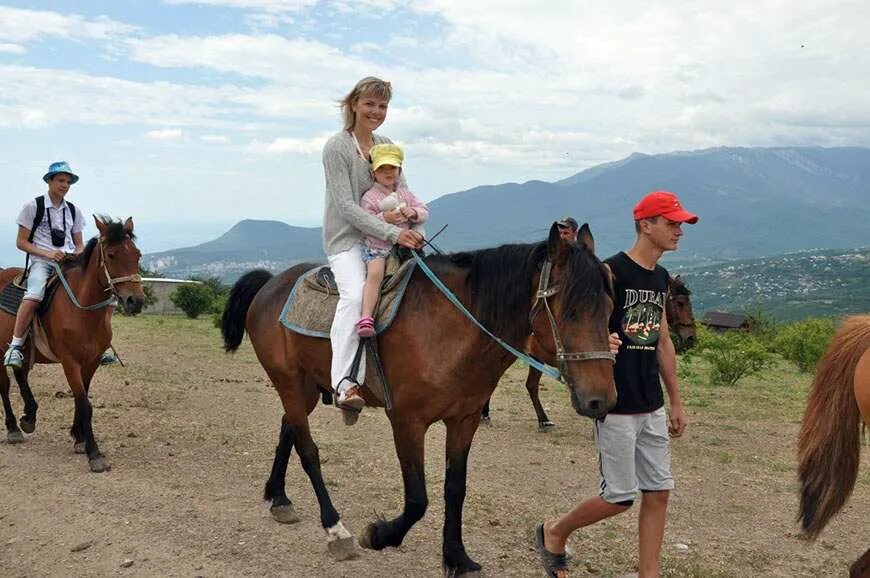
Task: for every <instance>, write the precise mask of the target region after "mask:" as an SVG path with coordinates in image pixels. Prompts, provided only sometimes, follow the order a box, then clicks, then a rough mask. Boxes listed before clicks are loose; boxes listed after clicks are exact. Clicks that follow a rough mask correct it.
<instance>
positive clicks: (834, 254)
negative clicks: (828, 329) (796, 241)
mask: <svg viewBox="0 0 870 578" xmlns="http://www.w3.org/2000/svg"><path fill="white" fill-rule="evenodd" d="M670 272H671V274H672V275H675V274H678V273H679V274H681V275H682V277H683V280H684V281H685V283H686V286H687V287H688V288H689V289H690V290H691V291H692V306H693V308H694V310H695V317H696V318H700V317H701V314H702V313H703V312H704V311H708V310H716V311H730V312H735V313H736V312H741V311H745V310H746V309H747V308H751V307H753V306H761V307H762V308H763V309H764V310H765V311H767V312H768V313H770V314H772V315H773V316H774V317H776V318H778V319H780V320H782V321H791V320H795V319H802V318H804V317H807V316H829V315H845V314H852V313H867V312H870V248H863V249H855V250H852V251H807V252H802V253H792V254H788V255H780V256H777V257H765V258H761V259H750V260H745V261H734V262H729V263H721V264H719V265H713V266H707V267H685V268H676V267H672V268H671V269H670Z"/></svg>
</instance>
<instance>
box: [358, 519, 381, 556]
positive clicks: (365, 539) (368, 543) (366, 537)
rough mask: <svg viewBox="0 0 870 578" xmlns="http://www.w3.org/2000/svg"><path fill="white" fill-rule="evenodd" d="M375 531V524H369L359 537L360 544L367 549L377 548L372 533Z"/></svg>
mask: <svg viewBox="0 0 870 578" xmlns="http://www.w3.org/2000/svg"><path fill="white" fill-rule="evenodd" d="M374 532H375V525H374V524H369V525H368V526H366V529H365V530H363V533H362V536H360V537H359V545H360V546H361V547H362V548H365V549H366V550H377V548H375V547H374V545H373V544H372V534H374Z"/></svg>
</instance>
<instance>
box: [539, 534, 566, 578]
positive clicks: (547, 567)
mask: <svg viewBox="0 0 870 578" xmlns="http://www.w3.org/2000/svg"><path fill="white" fill-rule="evenodd" d="M535 541H536V542H537V544H538V556H539V557H540V558H541V566H543V567H544V572H546V573H547V576H548V577H549V578H559V574H557V572H561V573H562V575H567V572H568V560H567V558H566V557H565V553H564V552H562V553H561V554H554V553H553V552H550V551H549V550H547V548H546V546H544V525H543V524H538V527H537V528H535Z"/></svg>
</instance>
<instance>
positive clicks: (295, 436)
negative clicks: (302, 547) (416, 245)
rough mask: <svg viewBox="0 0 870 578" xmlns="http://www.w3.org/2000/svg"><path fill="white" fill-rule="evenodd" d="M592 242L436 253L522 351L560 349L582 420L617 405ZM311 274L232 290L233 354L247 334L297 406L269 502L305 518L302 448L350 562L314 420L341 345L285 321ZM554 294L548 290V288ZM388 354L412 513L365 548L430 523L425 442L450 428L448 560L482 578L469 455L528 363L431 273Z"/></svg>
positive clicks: (551, 355)
mask: <svg viewBox="0 0 870 578" xmlns="http://www.w3.org/2000/svg"><path fill="white" fill-rule="evenodd" d="M583 239H584V240H585V242H586V244H585V245H584V246H580V245H575V244H569V243H566V242H564V241H562V240H561V239H560V238H559V232H558V229H557V227H556V225H555V223H554V224H553V226H552V227H551V229H550V235H549V239H548V241H546V242H543V243H537V244H530V245H505V246H502V247H498V248H495V249H484V250H480V251H474V252H467V253H457V254H453V255H445V256H430V257H427V258H426V263H427V264H428V265H429V266H430V267H431V268H432V269H433V270H434V271H435V273H436V274H437V275H438V277H439V278H440V279H441V280H442V281H443V282H444V283H445V284H446V285H447V286H448V287H449V288H450V290H451V291H452V292H453V293H454V294H455V295H456V296H457V297H458V299H459V300H460V301H461V302H462V303H464V304H465V305H466V306H467V307H468V308H469V309H470V310H471V311H472V312H473V313H474V314H475V316H476V317H477V318H478V319H479V320H480V321H481V322H482V323H483V324H484V325H485V326H486V327H487V328H489V329H490V330H492V331H493V332H494V333H495V334H496V335H498V336H500V337H501V338H502V339H504V340H505V341H506V342H508V343H510V344H511V345H512V346H513V347H517V348H519V347H522V346H523V344H525V342H526V339H527V338H528V337H529V336H530V335H532V333H533V332H534V335H535V336H536V339H537V340H538V343H539V344H540V346H541V350H542V351H543V352H545V353H546V355H545V356H544V357H545V359H548V360H550V361H551V362H553V363H556V357H557V349H559V352H560V354H561V355H560V361H559V362H558V366H559V367H560V370H561V372H562V376H563V378H564V380H565V381H566V383H567V385H568V387H569V389H570V392H571V393H570V398H571V402H572V404H573V406H574V408H575V410H576V411H577V412H579V413H580V414H582V415H587V416H593V417H601V416H604V415H605V414H606V413H607V411H608V410H609V408H611V407H612V406H613V404H614V403H615V401H616V390H615V386H614V383H613V369H612V361H611V359H612V356H611V355H610V353H609V344H608V333H607V320H608V317H609V316H610V312H611V309H612V307H613V305H612V296H611V288H610V285H609V277H607V275H606V272H605V269H604V268H603V266H602V264H601V262H600V261H599V260H598V259H597V258H596V257H595V255H594V253H593V252H592V251H591V250H589V249H588V247H591V246H592V237H591V235H590V234H589V230H588V227H586V229H585V234H584V236H583ZM310 267H311V265H297V266H295V267H293V268H291V269H289V270H287V271H285V272H284V273H282V274H280V275H278V276H277V277H274V278H272V276H271V275H270V274H269V273H267V272H265V271H252V272H249V273H247V274H245V275H244V276H243V277H242V278H241V279H239V281H238V282H237V283H236V284H235V286H234V287H233V289H232V291H231V293H230V298H229V301H228V303H227V308H226V310H225V311H224V315H223V324H222V329H223V336H224V345H225V348H226V349H227V350H228V351H234V350H235V349H236V348H237V347H238V346H239V344H240V343H241V341H242V337H243V336H244V333H245V331H246V330H247V332H248V334H249V336H250V339H251V343H252V345H253V347H254V351H255V352H256V354H257V358H258V359H259V360H260V363H261V364H262V365H263V367H264V368H265V370H266V372H267V373H268V375H269V377H270V379H271V381H272V383H273V384H274V386H275V389H276V390H277V392H278V395H279V396H280V398H281V402H282V405H283V408H284V412H285V413H284V417H283V419H282V422H281V432H280V436H279V441H278V446H277V448H276V451H275V460H274V463H273V466H272V472H271V475H270V477H269V480H268V481H267V482H266V487H265V493H264V498H265V499H266V500H271V502H272V513H273V516H274V517H275V518H276V519H278V520H279V521H295V520H297V519H298V518H297V517H296V514H295V512H294V510H293V506H292V504H291V502H290V500H289V499H288V498H287V495H286V493H285V489H284V478H285V474H286V469H287V460H288V458H289V456H290V451H291V449H292V448H293V446H294V445H295V447H296V448H297V451H298V452H299V458H300V460H301V462H302V467H303V469H304V470H305V473H306V474H307V475H308V477H309V479H310V480H311V483H312V485H313V487H314V492H315V494H316V495H317V499H318V502H319V504H320V521H321V523H322V525H323V527H324V529H326V530H327V537H328V538H327V539H328V546H329V551H330V552H331V553H332V554H333V555H334V556H335V557H336V558H338V559H342V558H345V557H348V556H350V555H352V554H353V550H354V541H353V537H352V536H351V534H350V533H349V532H348V531H347V530H346V529H345V528H344V526H343V525H342V523H341V521H340V517H339V514H338V512H337V511H336V509H335V507H334V506H333V504H332V501H331V499H330V496H329V492H328V490H327V488H326V485H325V484H324V481H323V477H322V474H321V470H320V458H319V454H318V449H317V446H316V445H315V443H314V440H313V439H312V438H311V431H310V428H309V422H308V415H309V414H310V413H311V412H312V411H313V410H314V408H315V407H316V406H317V402H318V399H319V397H320V396H319V388H324V386H325V385H326V384H329V383H330V357H331V351H330V344H329V341H328V340H326V339H317V338H313V337H308V336H304V335H300V334H298V333H294V332H291V331H289V330H287V329H286V328H284V326H283V325H281V323H280V322H279V315H280V312H281V308H282V306H283V305H284V303H285V301H286V300H287V297H288V295H289V293H290V291H291V289H292V287H293V285H294V283H295V282H296V280H297V279H298V278H299V276H300V275H302V274H303V273H304V272H305V271H306V270H308V269H309V268H310ZM542 271H543V273H542ZM548 287H549V289H548V290H547V291H544V292H536V290H535V289H536V288H543V289H547V288H548ZM530 311H531V314H530ZM545 311H546V313H547V314H546V315H545V314H543V312H545ZM539 312H540V314H538V313H539ZM557 343H558V344H559V345H560V346H561V347H557ZM378 349H379V351H380V353H381V356H382V358H383V362H384V370H385V372H386V376H387V379H388V381H389V383H390V385H391V389H392V400H393V409H392V411H390V412H388V417H389V419H390V423H391V425H392V429H393V439H394V442H395V446H396V453H397V454H398V458H399V462H400V464H401V469H402V479H403V482H404V487H405V505H404V509H403V511H402V513H401V514H400V515H399V516H398V517H396V518H395V519H393V520H384V519H379V520H377V521H375V522H373V523H371V524H370V525H369V526H368V527H367V528H366V529H365V531H364V533H363V535H362V537H361V538H360V544H361V545H362V546H363V547H366V548H372V549H376V550H380V549H383V548H385V547H387V546H393V547H397V546H399V545H400V544H401V543H402V541H403V539H404V537H405V535H406V534H407V532H408V531H409V530H410V529H411V527H412V526H413V525H414V524H415V523H416V522H417V521H418V520H420V518H422V517H423V515H424V513H425V512H426V508H427V506H428V503H429V499H428V497H427V494H426V481H425V475H424V471H423V464H424V461H423V457H424V456H423V454H424V449H423V445H424V439H425V435H426V430H427V429H428V428H429V426H431V425H432V424H433V423H435V422H436V421H443V422H444V423H445V425H446V435H447V441H446V448H447V471H446V474H445V480H444V499H445V516H444V534H443V546H442V547H443V550H442V557H443V563H444V568H445V570H446V571H447V572H448V573H450V574H451V575H473V574H475V573H477V572H478V571H479V570H480V565H479V564H477V563H476V562H474V561H473V560H472V559H471V558H470V557H469V556H468V554H467V553H466V551H465V546H464V544H463V541H462V508H463V503H464V501H465V492H466V471H467V464H468V454H469V451H470V449H471V442H472V438H473V437H474V433H475V431H476V430H477V427H478V425H479V423H480V410H481V408H482V407H483V404H484V402H485V401H486V400H487V398H489V396H490V395H491V394H492V391H493V390H494V389H495V387H496V385H497V384H498V380H499V378H500V377H501V376H502V374H503V373H504V372H505V371H506V370H507V368H508V367H510V365H511V364H512V363H513V360H514V358H513V356H512V355H511V354H509V353H507V352H506V351H505V350H504V349H502V348H501V347H500V346H499V345H497V344H496V343H495V342H494V341H492V340H491V339H490V338H488V337H487V336H486V335H485V334H484V333H483V332H481V331H480V330H479V329H478V328H477V327H475V326H474V325H473V324H472V323H471V322H470V321H469V320H468V319H467V318H466V317H464V316H463V314H462V313H460V311H459V310H458V309H457V308H456V307H455V306H454V305H452V304H451V303H450V302H449V301H448V300H447V299H446V298H445V296H444V295H443V294H441V293H440V292H439V290H438V289H437V288H436V287H435V285H434V284H433V283H431V282H430V281H429V280H428V279H427V278H426V277H425V276H424V274H423V272H422V271H420V268H419V267H418V268H417V270H415V271H414V273H413V277H412V278H411V281H410V283H409V285H408V289H407V292H406V293H405V296H404V299H403V302H402V307H401V309H400V311H399V312H398V315H397V316H396V318H395V320H394V321H393V323H392V325H391V326H390V327H389V328H388V329H387V330H386V331H385V332H383V333H382V334H381V335H379V336H378ZM566 350H568V351H571V352H577V353H565V351H566ZM364 397H365V399H366V403H367V404H369V405H375V404H378V402H377V400H376V399H375V398H374V397H372V396H371V395H370V393H369V392H368V391H364Z"/></svg>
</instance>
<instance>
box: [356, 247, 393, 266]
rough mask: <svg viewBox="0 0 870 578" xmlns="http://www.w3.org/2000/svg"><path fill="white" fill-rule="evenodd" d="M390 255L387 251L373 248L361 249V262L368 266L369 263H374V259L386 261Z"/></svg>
mask: <svg viewBox="0 0 870 578" xmlns="http://www.w3.org/2000/svg"><path fill="white" fill-rule="evenodd" d="M389 255H390V250H389V249H375V248H373V247H363V250H362V260H363V263H365V264H366V265H368V264H369V261H374V260H375V259H386V258H387V257H388V256H389Z"/></svg>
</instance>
